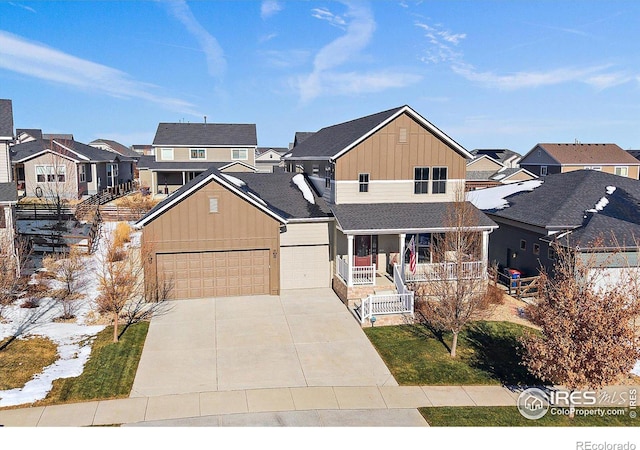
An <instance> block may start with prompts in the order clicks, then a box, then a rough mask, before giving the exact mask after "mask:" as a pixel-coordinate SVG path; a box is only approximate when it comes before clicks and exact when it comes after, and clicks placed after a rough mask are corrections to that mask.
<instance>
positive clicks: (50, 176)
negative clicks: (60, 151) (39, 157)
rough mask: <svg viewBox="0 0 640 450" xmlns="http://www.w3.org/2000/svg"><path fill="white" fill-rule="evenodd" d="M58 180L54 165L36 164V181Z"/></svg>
mask: <svg viewBox="0 0 640 450" xmlns="http://www.w3.org/2000/svg"><path fill="white" fill-rule="evenodd" d="M55 181H56V171H55V167H54V166H44V165H43V166H36V182H38V183H54V182H55Z"/></svg>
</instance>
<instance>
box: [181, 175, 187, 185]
mask: <svg viewBox="0 0 640 450" xmlns="http://www.w3.org/2000/svg"><path fill="white" fill-rule="evenodd" d="M185 184H187V177H186V175H185V173H184V172H182V185H183V186H184V185H185Z"/></svg>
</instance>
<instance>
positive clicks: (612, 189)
mask: <svg viewBox="0 0 640 450" xmlns="http://www.w3.org/2000/svg"><path fill="white" fill-rule="evenodd" d="M615 191H616V187H615V186H607V194H608V195H611V194H613V193H614V192H615Z"/></svg>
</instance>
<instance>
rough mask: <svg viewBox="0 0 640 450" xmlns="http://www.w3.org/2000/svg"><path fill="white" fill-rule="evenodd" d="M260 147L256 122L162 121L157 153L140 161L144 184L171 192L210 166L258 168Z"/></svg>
mask: <svg viewBox="0 0 640 450" xmlns="http://www.w3.org/2000/svg"><path fill="white" fill-rule="evenodd" d="M257 147H258V142H257V133H256V126H255V124H222V123H160V124H159V125H158V129H157V131H156V135H155V138H154V139H153V156H143V157H141V158H140V160H139V162H138V169H139V170H140V184H141V186H142V187H148V188H149V189H150V191H151V192H152V193H153V194H154V195H157V194H162V195H167V194H170V193H172V192H174V191H176V190H177V189H179V188H180V187H181V186H183V185H184V184H186V183H187V182H189V181H191V180H192V179H194V178H195V177H196V176H198V175H199V174H200V173H202V172H204V171H206V170H207V169H209V168H210V167H215V168H217V169H219V170H221V171H223V172H255V171H256V168H255V164H256V163H255V154H256V148H257Z"/></svg>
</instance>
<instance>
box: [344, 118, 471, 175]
mask: <svg viewBox="0 0 640 450" xmlns="http://www.w3.org/2000/svg"><path fill="white" fill-rule="evenodd" d="M401 129H405V130H406V143H401V142H399V140H400V130H401ZM466 163H467V160H466V158H465V157H464V156H462V155H460V154H459V153H458V152H456V151H455V150H453V149H452V148H451V147H449V146H448V145H447V144H445V143H444V142H443V141H441V140H440V139H438V138H437V137H436V136H434V135H433V134H432V133H430V132H429V131H428V130H427V129H425V128H424V127H423V126H422V125H420V124H419V123H418V122H416V121H415V120H413V119H412V118H411V117H409V116H408V115H407V114H403V115H401V116H400V117H398V118H397V119H395V120H394V121H392V122H391V123H389V124H387V125H386V126H384V127H383V128H381V129H380V130H378V131H377V132H376V133H374V134H373V135H371V136H369V137H368V138H367V139H366V140H364V141H363V142H361V143H360V144H358V145H357V146H355V147H354V148H353V149H351V150H349V151H348V152H346V153H345V154H344V155H342V156H341V157H339V158H338V159H337V161H336V169H335V171H336V174H335V179H336V181H344V180H356V181H357V180H358V174H360V173H368V174H369V176H370V179H371V180H413V177H414V168H415V167H448V177H449V178H450V179H462V180H464V179H465V178H466Z"/></svg>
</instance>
